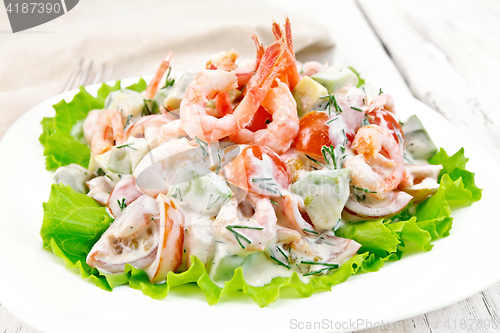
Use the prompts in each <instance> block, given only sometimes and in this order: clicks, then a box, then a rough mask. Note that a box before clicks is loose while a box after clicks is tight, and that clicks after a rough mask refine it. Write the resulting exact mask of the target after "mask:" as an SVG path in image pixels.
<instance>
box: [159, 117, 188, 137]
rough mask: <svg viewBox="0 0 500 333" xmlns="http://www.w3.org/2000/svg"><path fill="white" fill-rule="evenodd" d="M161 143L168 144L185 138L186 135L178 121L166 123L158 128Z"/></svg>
mask: <svg viewBox="0 0 500 333" xmlns="http://www.w3.org/2000/svg"><path fill="white" fill-rule="evenodd" d="M160 134H161V138H162V141H164V142H168V141H171V140H175V139H178V138H180V137H183V136H187V133H186V132H185V131H184V130H183V129H182V122H181V120H180V119H176V120H174V121H171V122H168V123H166V124H165V125H163V126H162V127H161V128H160Z"/></svg>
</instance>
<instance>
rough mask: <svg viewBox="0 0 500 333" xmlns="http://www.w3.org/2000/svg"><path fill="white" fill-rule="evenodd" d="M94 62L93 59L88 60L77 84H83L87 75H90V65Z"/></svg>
mask: <svg viewBox="0 0 500 333" xmlns="http://www.w3.org/2000/svg"><path fill="white" fill-rule="evenodd" d="M93 64H94V61H92V60H90V62H89V64H88V66H87V68H86V69H85V71H84V72H83V73H82V78H81V79H80V83H79V84H78V86H84V85H85V83H86V82H87V80H88V78H89V76H90V72H92V65H93Z"/></svg>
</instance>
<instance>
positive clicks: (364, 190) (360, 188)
mask: <svg viewBox="0 0 500 333" xmlns="http://www.w3.org/2000/svg"><path fill="white" fill-rule="evenodd" d="M353 187H354V188H355V189H356V190H359V191H363V192H366V193H377V191H370V190H369V189H367V188H362V187H356V186H353Z"/></svg>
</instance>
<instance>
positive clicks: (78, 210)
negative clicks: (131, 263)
mask: <svg viewBox="0 0 500 333" xmlns="http://www.w3.org/2000/svg"><path fill="white" fill-rule="evenodd" d="M112 221H113V219H112V218H111V217H110V216H109V215H108V213H107V212H106V208H105V207H103V206H101V205H100V204H99V203H97V201H95V200H94V199H92V198H90V197H88V196H86V195H84V194H81V193H77V192H75V191H74V190H73V189H72V188H71V187H69V186H65V185H56V184H53V185H52V188H51V191H50V197H49V201H47V202H46V203H44V204H43V223H42V228H41V230H40V236H42V240H43V247H44V249H47V250H51V251H52V252H54V254H55V255H57V256H58V257H60V258H61V259H63V260H64V262H65V264H66V268H68V269H74V268H77V269H78V270H79V272H80V275H81V276H82V277H83V278H90V279H91V280H93V281H94V283H95V284H96V285H97V286H99V287H101V288H103V289H105V290H111V288H110V286H109V284H108V282H107V281H106V278H105V277H104V276H103V275H101V274H100V273H99V271H98V270H97V269H95V268H92V267H90V266H89V265H87V263H86V262H85V261H86V258H87V254H88V253H89V252H90V250H91V249H92V246H93V245H94V244H95V243H96V242H97V241H98V240H99V238H100V237H101V235H102V234H103V233H104V231H106V229H107V228H108V227H109V225H110V223H111V222H112Z"/></svg>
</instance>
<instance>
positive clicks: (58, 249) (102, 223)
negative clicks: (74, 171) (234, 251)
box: [40, 184, 367, 307]
mask: <svg viewBox="0 0 500 333" xmlns="http://www.w3.org/2000/svg"><path fill="white" fill-rule="evenodd" d="M43 208H44V219H43V224H42V228H41V231H40V235H41V236H42V239H43V246H44V248H45V249H48V250H51V251H52V252H54V254H56V255H57V256H58V257H60V258H61V259H63V260H64V262H65V264H66V267H67V268H68V269H77V270H78V271H79V273H80V275H81V276H82V277H83V278H85V279H89V280H90V281H92V282H94V283H95V284H96V285H97V286H98V287H100V288H102V289H104V290H107V291H112V290H113V288H115V287H117V286H120V285H125V284H128V285H129V286H130V287H131V288H134V289H138V290H142V292H143V293H144V294H145V295H147V296H150V297H152V298H154V299H163V298H165V297H166V296H167V295H168V292H169V290H170V289H171V288H173V287H176V286H180V285H183V284H188V283H196V284H197V285H198V286H199V288H200V289H201V290H202V291H203V293H204V294H205V297H206V299H207V301H208V303H209V304H215V303H217V302H219V300H220V298H221V296H222V295H223V294H228V295H233V294H235V293H238V292H240V291H242V292H243V294H245V295H247V296H250V297H251V298H252V299H253V300H254V301H255V302H256V303H258V304H259V306H261V307H262V306H267V305H269V304H270V303H272V302H275V301H276V300H277V299H278V297H279V295H280V291H281V289H282V288H285V287H290V288H292V289H294V290H296V291H297V292H298V295H300V296H302V297H308V296H310V295H311V294H312V293H313V292H315V291H320V290H330V289H331V287H332V286H334V285H336V284H339V283H342V282H344V281H345V280H347V279H348V278H349V277H350V276H351V275H353V274H355V273H356V272H357V271H358V269H359V268H360V267H361V266H362V263H363V260H364V258H365V257H366V256H367V255H365V254H361V255H356V256H354V257H353V258H351V259H350V260H349V261H348V262H346V263H345V264H344V265H342V266H341V267H340V268H339V269H337V270H336V271H335V272H333V273H331V274H329V275H323V276H317V277H313V278H312V279H311V281H310V282H309V283H303V282H302V281H300V279H299V276H298V275H297V273H292V275H291V276H290V277H287V278H282V277H278V278H274V279H273V280H272V281H271V282H270V283H269V284H267V285H265V286H262V287H255V286H251V285H249V284H247V283H246V282H245V280H244V278H243V271H242V269H241V267H239V268H238V269H236V271H235V273H234V275H233V277H232V279H231V280H229V281H227V282H226V283H225V284H224V286H223V287H222V288H221V287H219V286H217V285H216V284H215V283H214V282H212V280H211V279H210V278H209V276H208V273H207V271H206V269H205V266H204V265H203V264H202V263H201V261H200V260H199V259H198V258H196V257H194V256H193V257H191V262H192V264H191V266H190V267H189V269H188V270H187V271H185V272H182V273H177V274H176V273H173V272H170V273H169V274H168V276H167V281H166V282H164V283H162V284H152V283H150V282H149V279H148V276H147V274H146V272H144V271H143V270H140V269H137V268H134V267H132V266H130V265H126V268H125V271H124V272H123V273H119V274H102V273H100V272H99V271H98V270H97V269H95V268H92V267H90V266H89V265H87V263H86V262H85V260H86V257H87V254H88V253H89V252H90V250H91V249H92V246H93V245H94V244H95V242H97V240H98V239H99V238H100V237H101V235H102V234H103V233H104V231H105V230H106V229H107V228H108V226H109V225H110V223H111V222H112V219H111V217H109V215H108V214H107V212H106V209H105V208H104V207H102V206H101V205H99V204H98V203H97V202H96V201H95V200H94V199H92V198H90V197H88V196H86V195H84V194H80V193H77V192H75V191H74V190H73V189H71V188H70V187H68V186H65V185H56V184H54V185H52V189H51V193H50V197H49V200H48V202H46V203H44V205H43Z"/></svg>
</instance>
